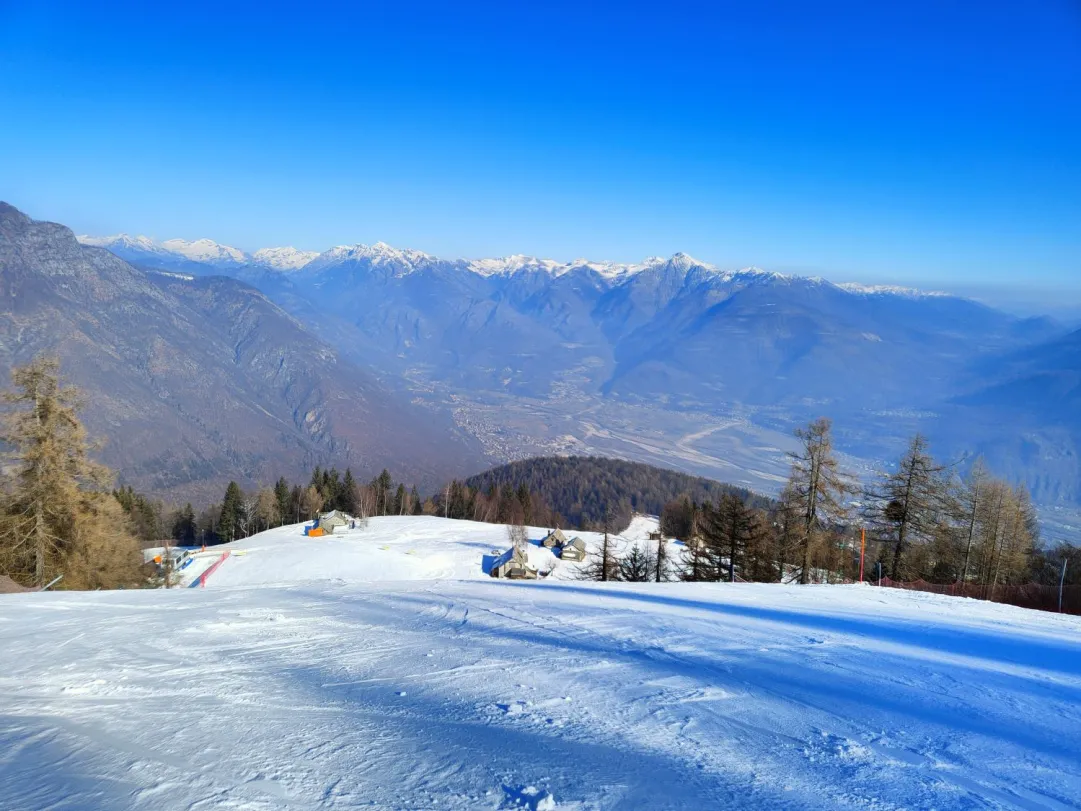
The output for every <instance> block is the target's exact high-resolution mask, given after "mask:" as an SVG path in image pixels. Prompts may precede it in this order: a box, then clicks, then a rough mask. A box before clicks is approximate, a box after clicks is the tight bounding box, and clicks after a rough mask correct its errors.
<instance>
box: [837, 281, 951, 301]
mask: <svg viewBox="0 0 1081 811" xmlns="http://www.w3.org/2000/svg"><path fill="white" fill-rule="evenodd" d="M836 286H837V287H839V288H840V289H841V290H844V291H845V292H846V293H855V294H858V295H864V296H902V297H905V298H931V297H948V296H950V295H951V294H950V293H945V292H942V291H940V290H917V289H916V288H914V287H901V286H899V285H893V284H871V285H868V284H859V283H857V282H841V283H840V284H838V285H836Z"/></svg>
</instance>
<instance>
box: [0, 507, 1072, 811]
mask: <svg viewBox="0 0 1081 811" xmlns="http://www.w3.org/2000/svg"><path fill="white" fill-rule="evenodd" d="M648 529H649V525H648V523H642V522H641V521H639V522H638V523H636V524H635V525H633V526H632V528H631V529H630V530H628V532H627V533H626V536H627V537H628V538H637V537H639V536H641V535H642V534H644V532H645V531H647V530H648ZM531 536H533V537H537V536H538V532H537V531H534V532H532V533H531ZM501 538H505V533H504V531H503V529H502V528H500V527H491V526H488V525H480V524H470V523H468V522H453V521H442V520H440V519H433V518H397V519H376V520H373V521H372V523H371V526H370V527H369V528H367V529H365V530H358V531H357V532H356V533H349V534H347V535H346V536H345V537H341V538H337V537H335V538H333V539H326V540H322V541H320V540H315V539H312V540H310V541H309V540H302V539H300V538H299V537H298V534H297V530H296V528H291V529H285V530H275V531H273V532H271V533H265V534H264V535H262V536H256V537H254V538H251V539H247V540H246V541H244V542H240V543H238V544H233V545H231V548H232V549H234V550H242V551H243V550H248V552H247V554H245V555H242V556H234V557H230V558H229V559H228V561H227V562H226V563H225V564H224V565H223V566H222V567H221V569H220V570H219V571H218V572H217V573H216V574H215V575H214V576H213V577H212V578H211V579H210V580H209V581H208V586H207V588H206V589H176V590H172V591H142V592H112V593H104V592H99V593H89V594H74V593H47V594H32V595H7V596H4V597H0V653H2V661H3V663H4V667H3V668H2V669H0V807H2V808H3V809H5V810H7V809H10V811H22V810H23V809H27V810H29V809H34V810H35V811H37V810H38V809H79V810H80V811H84V810H85V809H99V808H100V809H147V810H148V811H149V810H151V809H152V810H154V811H157V810H158V809H188V810H189V811H203V810H204V809H206V810H209V809H242V810H243V811H263V810H264V809H265V810H267V811H269V810H270V809H353V808H387V809H452V810H456V809H507V808H527V809H545V808H550V807H552V806H551V799H550V798H549V797H548V795H547V794H546V792H550V793H551V795H552V797H554V800H555V802H556V804H557V805H556V806H555V807H557V808H559V809H626V808H642V809H675V808H693V809H701V808H732V809H735V808H762V809H784V808H859V809H908V808H928V809H930V808H950V809H952V808H961V809H964V808H973V809H976V808H981V809H982V808H1004V809H1025V810H1026V811H1027V810H1028V809H1066V808H1077V807H1079V806H1078V803H1079V799H1078V798H1079V797H1081V737H1079V736H1078V734H1077V730H1078V728H1079V725H1081V618H1076V617H1061V616H1057V615H1053V614H1045V613H1037V612H1031V611H1024V610H1021V609H1016V608H1012V607H1010V606H1002V605H995V604H988V603H981V602H977V601H972V600H955V599H949V598H945V597H939V596H936V595H927V594H919V593H909V592H901V591H893V590H881V591H880V590H877V589H874V588H871V587H858V586H805V587H797V586H779V585H756V584H746V585H743V584H740V585H728V584H676V583H673V584H662V585H629V584H589V583H582V582H574V581H573V580H556V579H555V578H550V579H549V580H547V581H540V582H530V583H508V582H505V581H495V580H492V579H490V578H486V577H484V576H483V575H482V574H481V573H480V566H481V558H482V555H483V554H486V553H490V551H491V549H492V548H498V546H499V541H500V539H501ZM589 540H590V541H591V542H594V541H595V540H596V539H595V537H594V536H589ZM504 545H505V543H504ZM408 552H412V554H407V553H408ZM410 567H412V568H410ZM410 572H412V573H413V574H414V575H415V578H416V579H410V578H409V574H410ZM561 574H564V575H565V574H566V572H562V573H561ZM320 575H321V576H320ZM387 575H393V576H394V577H396V578H398V579H394V580H388V579H385V576H387ZM194 576H195V574H194V573H193V574H191V575H190V577H194ZM439 578H444V579H439ZM447 578H453V579H447Z"/></svg>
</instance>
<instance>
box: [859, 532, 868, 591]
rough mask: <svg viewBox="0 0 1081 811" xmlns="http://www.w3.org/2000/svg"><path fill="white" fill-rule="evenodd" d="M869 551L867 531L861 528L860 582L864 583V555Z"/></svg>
mask: <svg viewBox="0 0 1081 811" xmlns="http://www.w3.org/2000/svg"><path fill="white" fill-rule="evenodd" d="M866 549H867V529H866V527H860V582H861V583H862V582H863V553H864V550H866Z"/></svg>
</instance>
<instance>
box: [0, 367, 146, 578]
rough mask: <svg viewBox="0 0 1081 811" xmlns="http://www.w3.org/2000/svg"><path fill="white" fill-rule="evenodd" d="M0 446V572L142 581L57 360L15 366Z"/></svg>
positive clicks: (132, 544)
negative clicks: (1, 458) (0, 455)
mask: <svg viewBox="0 0 1081 811" xmlns="http://www.w3.org/2000/svg"><path fill="white" fill-rule="evenodd" d="M12 383H13V384H14V390H13V391H10V392H7V393H5V394H4V401H5V402H6V403H7V405H8V406H9V408H10V410H9V411H8V413H7V414H6V415H5V417H4V421H3V425H2V432H0V446H3V447H6V448H7V452H6V454H5V456H6V457H7V458H6V460H5V464H4V465H0V470H3V471H4V474H3V478H4V481H3V487H2V488H0V494H2V495H0V499H2V500H0V573H3V574H6V575H8V576H9V577H11V578H12V579H13V580H15V581H16V582H18V583H22V584H24V585H28V586H42V585H45V584H47V583H48V582H50V581H51V580H53V579H54V578H55V577H57V576H58V575H63V578H64V579H63V581H62V582H61V584H60V586H61V587H62V588H72V589H86V588H113V587H116V586H124V585H133V584H135V583H137V582H138V581H139V580H140V573H139V568H140V565H141V563H142V560H141V556H140V555H139V547H138V544H137V542H136V540H135V538H134V536H133V535H132V533H131V530H130V525H129V522H128V519H127V517H126V515H125V513H124V510H123V508H122V507H121V506H120V503H119V502H118V500H117V499H116V498H114V497H113V496H112V494H110V493H109V492H108V490H107V486H108V484H109V479H110V473H109V471H108V470H107V469H106V468H105V467H103V466H102V465H99V464H97V463H96V462H93V461H91V459H90V457H89V450H90V447H89V443H88V441H87V437H86V431H85V430H84V428H83V426H82V423H81V422H80V421H79V417H78V411H79V405H80V401H79V395H78V392H77V391H76V390H75V389H74V388H72V387H69V386H64V385H62V384H61V382H60V364H59V362H58V361H57V360H56V359H55V358H46V357H38V358H36V359H34V360H33V361H32V362H30V363H29V364H27V365H26V366H20V367H16V368H15V369H13V370H12Z"/></svg>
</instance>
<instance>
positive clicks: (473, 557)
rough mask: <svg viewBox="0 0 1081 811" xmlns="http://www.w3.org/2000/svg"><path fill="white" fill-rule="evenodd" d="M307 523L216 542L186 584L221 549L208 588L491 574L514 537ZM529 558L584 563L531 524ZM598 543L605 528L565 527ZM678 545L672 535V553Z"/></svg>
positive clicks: (550, 564) (617, 546)
mask: <svg viewBox="0 0 1081 811" xmlns="http://www.w3.org/2000/svg"><path fill="white" fill-rule="evenodd" d="M303 527H304V525H303V524H295V525H293V526H287V527H281V528H279V529H272V530H269V531H267V532H261V533H259V534H258V535H253V536H251V537H250V538H245V539H244V540H242V541H234V542H233V543H230V544H224V545H222V546H216V547H212V548H211V549H210V550H208V551H207V553H206V554H205V555H201V556H200V558H199V560H198V561H196V563H195V564H193V565H192V566H191V567H190V568H189V569H187V570H185V572H184V583H185V584H187V583H190V582H192V581H193V580H195V579H196V578H197V577H198V576H199V575H200V574H201V573H202V572H203V570H204V569H206V568H207V567H208V566H209V565H210V564H211V563H212V562H213V561H214V560H216V559H217V557H218V556H220V554H221V553H223V552H226V551H228V552H230V556H229V558H228V559H227V560H226V561H225V562H224V563H223V564H222V565H221V567H220V568H219V569H218V570H217V571H215V573H214V575H213V576H212V577H211V578H209V579H208V580H207V582H206V587H207V588H231V587H234V586H272V585H280V584H282V583H300V582H308V581H317V580H336V581H344V582H349V583H359V582H379V581H391V580H441V579H457V580H470V579H487V578H488V577H489V574H488V572H489V571H490V569H491V564H492V561H493V560H494V559H495V558H496V557H497V556H498V555H500V554H502V553H503V552H505V551H506V550H507V549H508V548H509V546H510V541H509V540H508V536H507V528H506V527H505V526H503V525H501V524H484V523H479V522H474V521H448V520H446V519H443V518H437V517H432V516H405V517H397V516H394V517H387V518H372V519H370V520H369V522H368V524H367V526H362V527H359V528H357V529H353V530H350V529H348V528H339V529H338V530H337V531H336V532H335V533H334V534H333V535H327V536H323V537H316V538H308V537H306V536H304V534H303ZM656 527H657V519H656V518H652V517H649V516H636V517H635V519H634V520H633V521H632V523H631V526H629V527H628V528H627V530H626V532H624V533H623V534H622V536H614V537H613V538H612V539H611V543H612V549H613V550H614V551H615V552H616V553H620V552H622V551H623V550H625V549H626V548H627V546H628V545H630V544H632V543H634V542H641V541H644V540H645V538H646V537H647V535H648V533H649V532H650V531H652V530H654V529H656ZM528 529H529V538H530V540H531V541H532V543H531V544H530V548H529V556H530V563H531V564H532V565H534V566H536V567H537V568H538V569H539V570H540V571H544V572H551V573H552V576H553V577H555V578H556V579H564V580H567V579H570V580H576V579H579V572H580V570H581V569H582V566H583V564H580V563H571V562H562V561H560V560H559V559H558V557H556V556H555V555H553V553H552V552H551V551H550V550H548V549H544V548H542V547H541V546H540V540H541V539H542V538H543V537H544V536H545V535H547V534H548V530H547V529H545V528H542V527H529V528H528ZM567 535H568V537H575V536H576V535H577V536H579V537H581V538H582V539H583V540H584V541H586V544H587V546H588V547H589V548H590V549H592V550H596V549H598V548H599V545H600V543H601V537H602V536H601V535H599V534H597V533H593V532H572V531H569V530H568V532H567ZM679 548H680V547H679V546H678V545H677V544H675V543H674V542H670V549H671V554H672V555H678V554H679V552H678V549H679Z"/></svg>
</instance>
